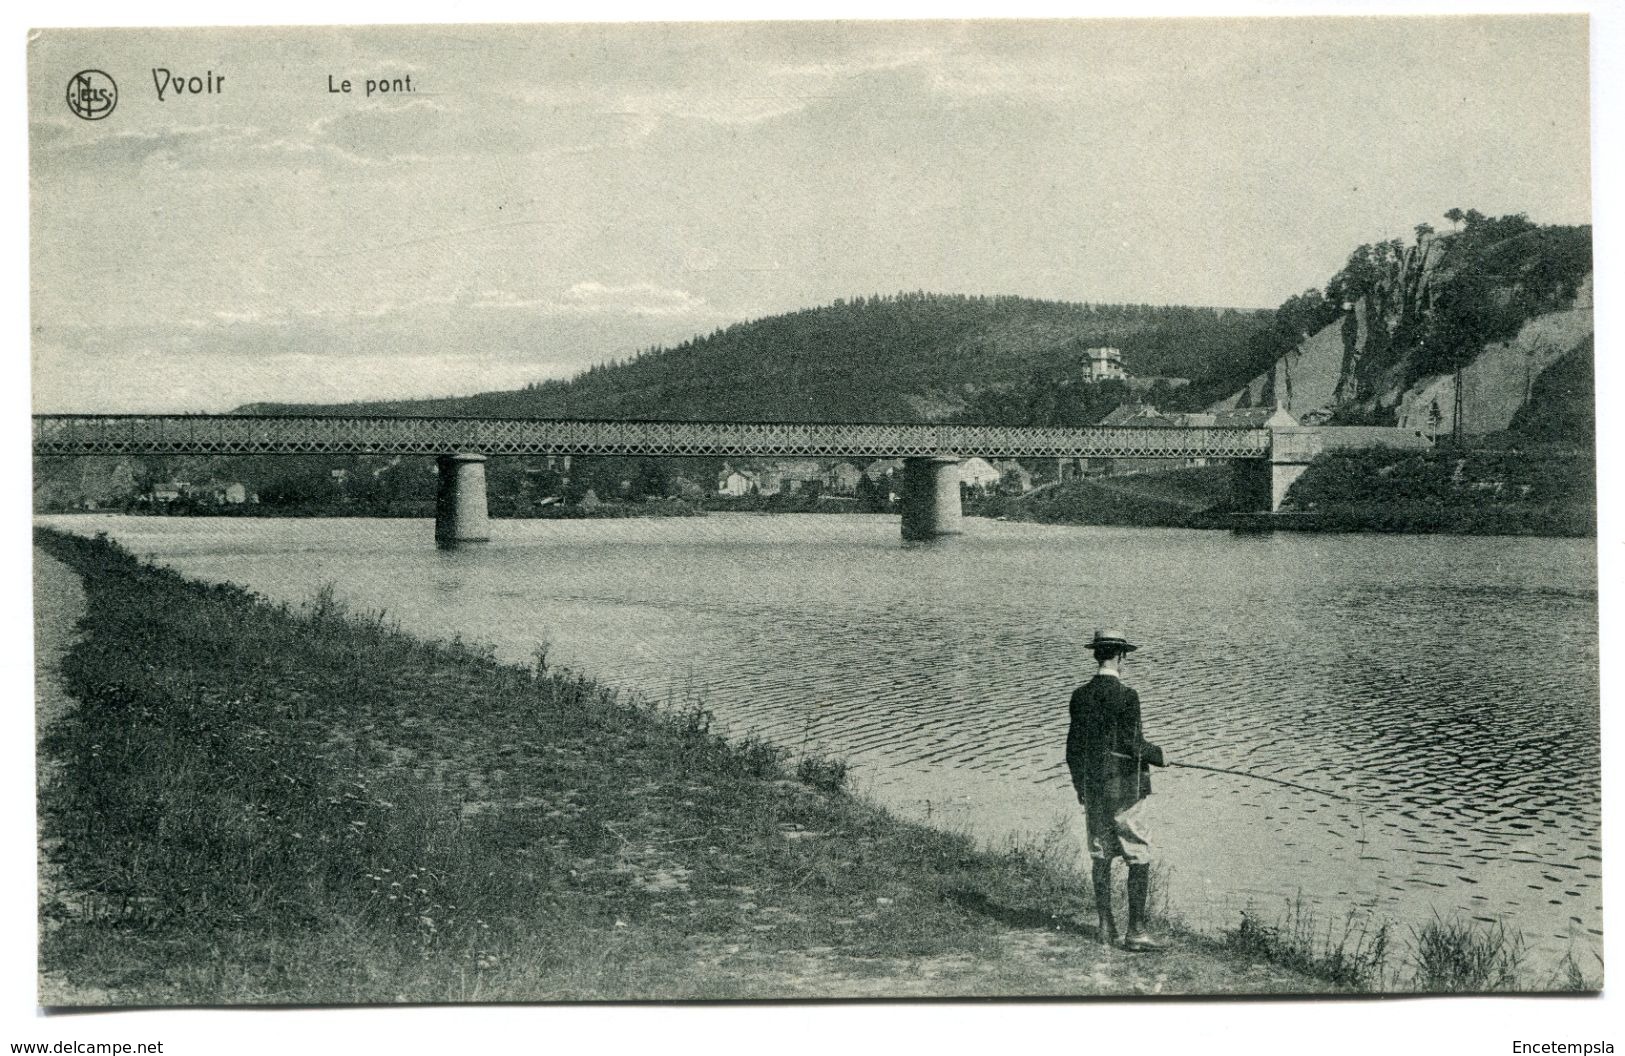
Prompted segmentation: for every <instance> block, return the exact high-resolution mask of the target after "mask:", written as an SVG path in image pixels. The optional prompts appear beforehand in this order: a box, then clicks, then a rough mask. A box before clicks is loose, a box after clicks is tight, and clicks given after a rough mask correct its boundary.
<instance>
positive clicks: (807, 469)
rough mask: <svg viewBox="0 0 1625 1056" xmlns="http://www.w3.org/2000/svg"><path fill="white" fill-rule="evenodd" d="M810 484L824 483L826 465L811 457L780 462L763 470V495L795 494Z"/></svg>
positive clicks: (821, 484)
mask: <svg viewBox="0 0 1625 1056" xmlns="http://www.w3.org/2000/svg"><path fill="white" fill-rule="evenodd" d="M809 484H817V485H818V486H819V487H823V485H824V467H823V466H821V465H819V464H818V463H817V462H814V461H812V460H811V459H798V460H795V461H791V462H779V463H776V464H774V465H772V466H769V467H767V468H766V469H764V470H762V487H761V493H762V494H763V495H777V494H779V493H780V492H784V493H786V494H791V495H793V494H795V493H796V492H799V491H804V490H806V489H807V486H808V485H809ZM769 489H771V490H769Z"/></svg>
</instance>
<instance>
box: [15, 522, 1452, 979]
mask: <svg viewBox="0 0 1625 1056" xmlns="http://www.w3.org/2000/svg"><path fill="white" fill-rule="evenodd" d="M36 544H37V546H39V547H40V548H41V550H42V551H44V552H45V553H48V554H50V555H52V556H54V557H55V558H56V559H59V560H60V561H62V562H64V563H66V564H67V565H68V566H70V567H71V568H72V569H73V570H75V571H76V572H77V573H79V575H80V576H81V577H82V579H83V583H84V589H85V613H84V616H83V617H82V619H81V622H80V637H79V640H78V641H77V642H76V643H75V644H73V646H72V647H71V649H69V651H68V652H67V654H66V656H65V658H64V659H63V661H62V667H61V674H60V681H61V682H62V685H63V688H64V689H65V690H66V691H67V692H68V693H69V694H71V698H72V701H71V705H70V706H69V707H68V708H66V709H65V710H63V711H61V712H60V717H59V718H57V719H56V720H55V721H53V722H52V723H51V724H50V725H49V726H48V727H47V728H46V729H45V730H44V736H43V740H42V744H41V751H42V762H46V763H49V765H48V766H45V767H43V772H44V774H45V775H46V776H45V779H44V781H43V784H42V790H41V800H40V810H41V822H42V829H43V835H44V841H45V845H46V847H47V848H48V849H49V858H50V866H51V868H50V870H49V874H50V880H49V883H48V884H47V886H46V889H45V892H46V893H45V895H44V897H43V905H42V912H43V915H44V917H45V920H46V928H45V930H44V933H43V938H42V943H41V951H40V957H41V967H42V973H43V978H44V979H45V980H46V983H45V984H44V985H43V993H42V1000H43V1001H45V1002H46V1003H49V1004H73V1003H81V1002H84V1003H94V1004H176V1003H184V1004H200V1003H201V1004H213V1003H247V1002H252V1003H327V1002H354V1001H365V1002H392V1001H417V1002H423V1001H514V1000H517V1001H538V1000H583V999H628V998H692V997H840V996H939V995H940V996H950V995H999V994H1006V995H1043V994H1056V995H1111V994H1134V993H1299V992H1317V991H1325V990H1336V989H1359V988H1362V987H1365V986H1369V985H1372V984H1373V983H1378V984H1390V983H1391V982H1392V980H1391V979H1390V978H1389V977H1387V976H1385V975H1384V971H1385V964H1384V956H1385V955H1386V952H1387V945H1386V940H1384V944H1383V945H1382V947H1381V948H1376V947H1374V946H1373V945H1372V942H1371V941H1370V939H1369V938H1368V937H1367V936H1366V934H1365V933H1364V932H1360V933H1358V934H1356V933H1354V932H1352V931H1348V930H1345V931H1344V932H1341V933H1334V932H1333V931H1332V930H1331V929H1325V930H1324V933H1323V932H1322V929H1319V928H1318V927H1317V926H1315V925H1314V924H1313V922H1310V923H1309V924H1308V925H1307V926H1306V925H1305V924H1304V922H1303V921H1302V920H1301V919H1300V920H1298V921H1296V922H1293V923H1292V926H1290V927H1283V926H1277V925H1275V924H1272V923H1270V922H1269V921H1268V919H1267V918H1268V917H1269V915H1268V914H1265V915H1264V918H1261V919H1259V920H1253V921H1251V923H1244V924H1243V926H1242V927H1241V928H1239V929H1238V930H1237V931H1236V932H1235V933H1233V934H1232V935H1231V936H1229V937H1228V938H1227V939H1220V940H1213V939H1204V938H1200V937H1197V936H1194V935H1191V934H1188V933H1183V932H1181V931H1180V930H1179V929H1177V928H1175V929H1174V931H1175V934H1176V936H1177V943H1178V948H1177V950H1176V951H1175V952H1173V953H1169V954H1166V955H1162V956H1152V957H1145V956H1136V955H1133V954H1127V953H1124V952H1122V951H1118V950H1106V949H1102V948H1101V947H1100V946H1099V945H1097V944H1096V942H1095V935H1094V928H1093V908H1092V906H1091V905H1090V900H1089V894H1088V886H1089V885H1088V883H1087V881H1086V879H1085V878H1084V877H1082V876H1080V875H1078V873H1077V872H1076V870H1075V869H1073V868H1072V865H1071V863H1072V861H1073V855H1074V853H1075V848H1074V847H1073V846H1072V843H1071V841H1070V840H1063V839H1061V838H1060V837H1058V836H1056V837H1052V838H1050V839H1048V840H1031V841H1027V842H1025V843H1024V844H1022V845H1020V846H1012V847H1008V848H1004V849H996V850H987V849H981V848H978V847H976V846H974V845H973V844H972V842H971V841H969V840H968V839H966V838H964V837H962V836H957V835H953V834H947V833H942V832H938V831H935V830H932V829H929V828H925V827H922V826H918V825H913V824H909V823H905V822H902V821H900V820H898V819H896V818H894V817H892V816H890V815H888V814H886V813H885V812H883V811H881V810H879V809H877V808H875V807H873V806H871V805H869V804H867V803H865V802H863V801H862V800H860V799H857V798H855V797H853V796H851V795H848V794H847V793H846V792H845V791H844V783H843V776H844V770H843V767H842V766H841V764H839V763H838V762H835V761H830V760H819V759H812V760H803V761H800V762H798V763H797V764H796V765H794V766H791V765H790V764H789V763H788V762H787V760H786V759H785V758H784V756H783V755H782V753H781V752H779V751H778V750H777V749H775V748H773V747H770V746H769V745H766V744H763V743H761V742H758V741H753V740H743V741H726V740H724V739H722V738H720V737H718V736H717V735H716V734H715V733H713V732H712V730H711V729H710V723H709V719H708V716H707V715H706V714H705V712H704V711H703V710H700V709H697V708H687V709H672V708H656V707H652V706H650V705H648V704H647V703H644V702H641V701H637V700H631V699H627V698H624V697H622V696H620V695H618V694H616V693H615V692H614V691H612V690H609V689H606V688H604V687H602V686H600V685H597V684H595V683H593V682H591V681H589V680H586V679H583V678H579V677H576V676H574V675H572V674H570V673H569V672H561V671H558V670H553V669H550V668H549V667H548V666H547V662H546V657H545V655H539V656H538V657H537V658H536V662H535V664H534V665H533V666H532V667H530V668H524V667H517V666H513V665H504V664H499V663H497V662H495V661H494V660H493V659H492V658H491V657H490V655H489V654H488V653H487V652H486V651H484V650H482V649H479V648H476V647H471V646H469V645H467V644H464V643H461V642H458V641H452V642H441V643H431V642H424V641H421V640H417V639H414V638H411V637H409V636H406V635H403V634H401V633H399V632H398V631H396V630H395V629H393V628H392V627H391V626H389V625H388V624H387V623H386V622H385V621H383V620H382V619H381V618H373V617H364V616H357V615H355V614H351V613H346V612H345V611H343V609H342V608H341V607H340V606H338V605H336V604H334V602H333V601H332V599H331V598H330V597H329V598H317V599H315V600H314V601H313V602H311V603H310V604H308V605H307V606H304V607H302V608H300V609H290V608H288V607H285V606H278V605H272V604H269V603H266V602H264V601H262V600H259V599H256V598H255V597H253V596H252V595H250V594H248V593H246V592H244V591H242V590H239V589H237V588H234V587H230V586H209V585H205V584H201V583H196V582H192V581H189V580H186V579H184V578H182V577H181V576H179V575H177V574H175V573H173V572H171V571H168V570H164V569H159V568H155V567H152V566H148V565H144V564H142V563H140V562H138V561H136V560H135V559H134V558H133V557H132V556H131V555H130V554H128V553H127V552H126V551H124V550H122V549H121V548H119V547H117V546H116V545H115V544H112V543H109V542H106V541H104V540H92V539H86V538H83V537H79V536H72V535H65V534H61V533H57V532H52V531H48V530H40V531H37V532H36ZM1351 936H1352V937H1351ZM1464 978H1465V977H1464ZM1473 978H1477V977H1473ZM1457 985H1458V986H1459V985H1460V984H1459V983H1458V984H1457ZM1473 988H1477V987H1473Z"/></svg>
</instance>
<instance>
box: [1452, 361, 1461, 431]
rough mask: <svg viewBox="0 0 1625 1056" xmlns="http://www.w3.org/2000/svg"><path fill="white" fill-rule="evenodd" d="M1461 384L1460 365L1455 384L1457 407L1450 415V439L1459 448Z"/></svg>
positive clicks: (1457, 368)
mask: <svg viewBox="0 0 1625 1056" xmlns="http://www.w3.org/2000/svg"><path fill="white" fill-rule="evenodd" d="M1461 383H1462V367H1461V365H1460V364H1457V366H1456V384H1455V390H1456V392H1455V397H1456V406H1455V409H1454V411H1453V412H1452V413H1451V415H1450V439H1451V442H1452V443H1454V444H1455V445H1456V446H1457V447H1460V446H1461Z"/></svg>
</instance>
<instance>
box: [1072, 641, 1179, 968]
mask: <svg viewBox="0 0 1625 1056" xmlns="http://www.w3.org/2000/svg"><path fill="white" fill-rule="evenodd" d="M1136 648H1138V647H1137V646H1134V645H1131V644H1130V643H1129V641H1128V639H1126V638H1124V637H1123V634H1122V632H1121V631H1119V630H1116V629H1109V628H1108V629H1100V630H1097V631H1095V637H1094V640H1093V641H1091V642H1090V643H1089V649H1090V651H1091V652H1093V653H1094V656H1095V663H1097V664H1099V665H1100V670H1099V672H1098V673H1097V674H1096V675H1095V677H1094V678H1093V679H1091V680H1090V681H1089V682H1087V683H1085V684H1084V685H1082V686H1079V687H1078V688H1077V690H1076V691H1075V692H1074V693H1073V694H1072V705H1071V713H1072V726H1071V728H1070V729H1069V730H1068V732H1067V737H1066V765H1067V768H1068V769H1069V770H1071V771H1072V785H1073V787H1074V788H1076V789H1077V792H1078V802H1079V803H1082V804H1083V807H1084V819H1085V822H1086V824H1087V829H1088V837H1089V857H1090V859H1091V863H1092V865H1093V880H1094V885H1095V907H1096V910H1097V912H1098V913H1099V914H1100V941H1101V942H1102V943H1103V944H1105V945H1113V944H1115V943H1116V941H1117V924H1116V921H1115V920H1114V919H1113V917H1112V859H1114V858H1118V857H1121V858H1122V859H1123V860H1124V861H1126V862H1127V863H1128V933H1127V934H1126V935H1125V936H1124V937H1123V948H1124V949H1126V950H1133V951H1136V952H1141V953H1152V952H1156V951H1158V950H1162V949H1164V948H1165V945H1164V944H1163V943H1161V942H1159V941H1157V940H1156V939H1154V938H1152V937H1151V935H1150V933H1149V932H1148V931H1147V930H1146V901H1147V899H1148V898H1149V897H1150V892H1151V844H1150V841H1149V840H1148V839H1147V837H1146V830H1145V827H1144V821H1143V819H1142V818H1141V817H1140V812H1141V810H1142V808H1143V804H1144V800H1145V797H1146V796H1148V795H1150V794H1151V774H1150V767H1151V766H1153V765H1155V766H1167V765H1168V764H1167V763H1166V762H1165V761H1164V760H1163V756H1162V749H1161V748H1158V747H1157V746H1156V745H1155V744H1152V743H1151V742H1150V741H1147V740H1146V739H1145V736H1144V733H1143V732H1142V730H1141V729H1140V697H1139V694H1137V693H1135V692H1134V690H1132V689H1130V688H1128V687H1127V686H1125V685H1124V684H1123V677H1122V662H1123V658H1124V657H1125V656H1127V655H1128V654H1129V653H1130V652H1132V651H1133V650H1134V649H1136Z"/></svg>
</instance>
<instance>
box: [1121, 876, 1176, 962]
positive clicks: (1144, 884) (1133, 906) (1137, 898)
mask: <svg viewBox="0 0 1625 1056" xmlns="http://www.w3.org/2000/svg"><path fill="white" fill-rule="evenodd" d="M1150 897H1151V867H1150V866H1149V865H1130V866H1129V867H1128V934H1127V935H1125V936H1124V937H1123V948H1124V949H1125V950H1134V951H1135V952H1137V953H1156V952H1158V951H1159V950H1164V949H1167V947H1166V945H1164V944H1163V943H1161V942H1158V941H1157V940H1156V939H1153V938H1152V937H1151V934H1150V932H1148V931H1146V917H1147V914H1146V902H1147V901H1148V900H1149V899H1150Z"/></svg>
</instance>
